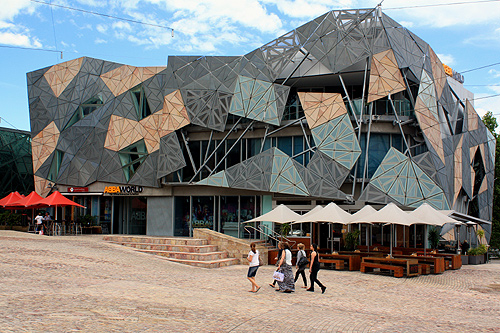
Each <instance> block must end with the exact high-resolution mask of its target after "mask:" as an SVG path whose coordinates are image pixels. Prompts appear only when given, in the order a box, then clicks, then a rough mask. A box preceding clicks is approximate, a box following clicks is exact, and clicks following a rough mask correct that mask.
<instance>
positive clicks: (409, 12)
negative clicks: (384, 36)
mask: <svg viewBox="0 0 500 333" xmlns="http://www.w3.org/2000/svg"><path fill="white" fill-rule="evenodd" d="M377 2H378V0H377V1H369V3H371V5H372V6H375V5H376V3H377ZM461 2H468V1H461ZM357 3H358V5H359V6H363V7H367V4H366V1H357ZM456 3H457V1H456V0H440V1H439V4H448V5H444V6H429V7H422V6H425V5H436V2H435V1H434V0H426V1H418V2H416V1H414V0H385V1H384V2H383V5H382V10H383V11H384V12H385V13H386V14H388V15H389V16H391V17H394V16H402V17H405V18H407V19H411V21H412V22H414V23H415V25H418V26H432V27H450V26H464V25H476V24H481V25H483V24H485V23H488V22H491V23H494V24H496V23H497V22H498V20H500V3H499V2H483V3H480V2H477V1H475V2H473V3H468V4H463V5H457V4H456ZM401 7H412V8H406V9H391V8H401Z"/></svg>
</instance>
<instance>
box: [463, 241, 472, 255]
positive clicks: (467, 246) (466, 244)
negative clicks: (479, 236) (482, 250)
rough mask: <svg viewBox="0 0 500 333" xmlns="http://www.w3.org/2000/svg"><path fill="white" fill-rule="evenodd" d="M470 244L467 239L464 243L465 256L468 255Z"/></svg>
mask: <svg viewBox="0 0 500 333" xmlns="http://www.w3.org/2000/svg"><path fill="white" fill-rule="evenodd" d="M469 248H470V246H469V242H467V239H466V240H464V242H463V243H462V253H463V254H467V251H469Z"/></svg>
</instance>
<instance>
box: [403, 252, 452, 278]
mask: <svg viewBox="0 0 500 333" xmlns="http://www.w3.org/2000/svg"><path fill="white" fill-rule="evenodd" d="M394 258H403V259H417V260H418V263H419V264H430V265H431V266H432V267H434V274H441V273H443V272H444V271H445V269H444V258H443V257H431V256H410V255H402V254H395V255H394Z"/></svg>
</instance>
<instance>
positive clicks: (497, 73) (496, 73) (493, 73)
mask: <svg viewBox="0 0 500 333" xmlns="http://www.w3.org/2000/svg"><path fill="white" fill-rule="evenodd" d="M488 74H490V75H491V76H493V77H494V78H499V77H500V71H497V70H496V69H490V70H489V71H488Z"/></svg>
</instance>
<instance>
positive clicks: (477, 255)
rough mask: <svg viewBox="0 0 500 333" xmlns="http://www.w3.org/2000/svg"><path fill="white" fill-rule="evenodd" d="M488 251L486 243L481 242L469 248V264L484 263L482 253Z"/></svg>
mask: <svg viewBox="0 0 500 333" xmlns="http://www.w3.org/2000/svg"><path fill="white" fill-rule="evenodd" d="M487 252H488V249H487V248H486V245H484V244H481V245H479V246H478V247H475V248H473V249H470V250H469V252H468V254H469V265H479V264H484V263H485V260H484V259H485V258H484V255H485V254H486V253H487Z"/></svg>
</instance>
